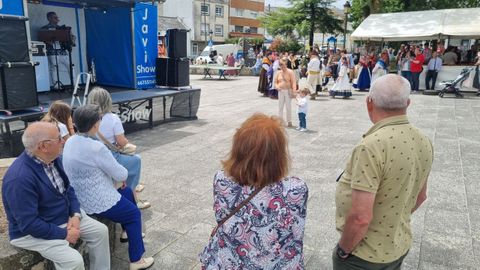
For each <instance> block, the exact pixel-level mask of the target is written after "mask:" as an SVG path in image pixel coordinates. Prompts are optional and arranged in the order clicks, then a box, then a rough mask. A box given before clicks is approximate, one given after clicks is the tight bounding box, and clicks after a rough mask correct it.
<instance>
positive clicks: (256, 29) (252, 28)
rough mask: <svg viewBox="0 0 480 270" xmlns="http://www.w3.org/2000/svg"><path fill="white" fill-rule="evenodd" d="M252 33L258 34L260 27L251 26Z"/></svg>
mask: <svg viewBox="0 0 480 270" xmlns="http://www.w3.org/2000/svg"><path fill="white" fill-rule="evenodd" d="M250 33H252V34H257V33H258V28H257V27H250Z"/></svg>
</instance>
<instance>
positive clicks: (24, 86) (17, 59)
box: [0, 15, 38, 110]
mask: <svg viewBox="0 0 480 270" xmlns="http://www.w3.org/2000/svg"><path fill="white" fill-rule="evenodd" d="M26 20H28V19H27V18H26V17H23V16H10V15H0V110H19V109H25V108H28V107H33V106H37V105H38V98H37V84H36V78H35V66H34V64H33V63H32V62H29V61H30V57H29V54H28V39H27V30H26V24H25V21H26Z"/></svg>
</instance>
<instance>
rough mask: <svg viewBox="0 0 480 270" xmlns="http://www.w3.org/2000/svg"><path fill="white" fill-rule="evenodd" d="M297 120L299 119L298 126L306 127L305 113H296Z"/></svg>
mask: <svg viewBox="0 0 480 270" xmlns="http://www.w3.org/2000/svg"><path fill="white" fill-rule="evenodd" d="M298 120H299V121H300V124H299V126H300V128H307V115H306V114H305V113H298Z"/></svg>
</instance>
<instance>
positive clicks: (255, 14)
mask: <svg viewBox="0 0 480 270" xmlns="http://www.w3.org/2000/svg"><path fill="white" fill-rule="evenodd" d="M251 15H252V18H255V19H256V18H257V17H258V13H257V12H253V11H252V12H251Z"/></svg>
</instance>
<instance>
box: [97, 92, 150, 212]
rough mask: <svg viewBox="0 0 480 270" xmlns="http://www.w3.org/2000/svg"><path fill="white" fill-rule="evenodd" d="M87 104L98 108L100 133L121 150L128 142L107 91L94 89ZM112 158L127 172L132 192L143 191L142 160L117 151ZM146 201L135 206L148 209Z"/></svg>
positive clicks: (136, 156) (128, 184)
mask: <svg viewBox="0 0 480 270" xmlns="http://www.w3.org/2000/svg"><path fill="white" fill-rule="evenodd" d="M88 104H95V105H98V106H99V107H100V114H101V115H102V121H101V123H100V130H99V131H100V133H101V134H102V135H103V137H104V138H105V139H106V140H107V141H109V142H110V143H111V144H113V145H115V146H117V147H119V148H122V147H124V146H125V145H127V143H128V140H127V138H126V137H125V131H124V130H123V126H122V121H120V118H119V117H118V115H116V114H114V113H112V97H111V96H110V93H108V91H107V90H105V89H103V88H101V87H95V88H94V89H93V90H92V91H91V92H90V94H89V95H88ZM112 154H113V156H114V157H115V159H116V160H117V161H118V163H120V164H122V166H123V167H125V168H126V169H127V170H128V178H127V186H128V187H130V188H131V189H132V190H137V191H138V192H140V191H142V190H143V185H139V183H140V170H141V167H142V160H141V159H140V156H139V155H125V154H121V153H119V152H117V151H112ZM150 205H151V204H150V203H149V202H148V201H142V200H137V206H138V208H140V209H146V208H148V207H150Z"/></svg>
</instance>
